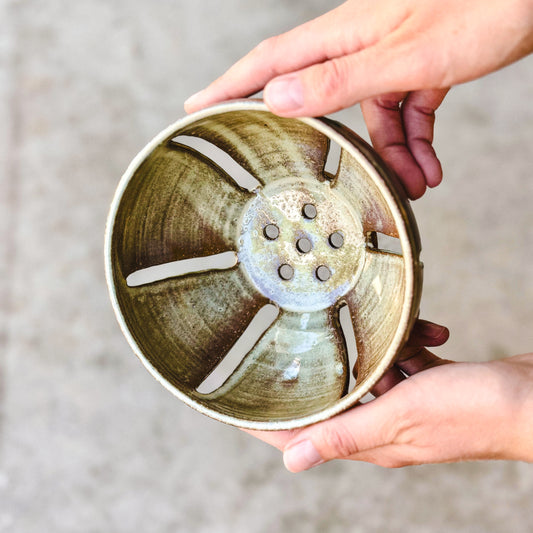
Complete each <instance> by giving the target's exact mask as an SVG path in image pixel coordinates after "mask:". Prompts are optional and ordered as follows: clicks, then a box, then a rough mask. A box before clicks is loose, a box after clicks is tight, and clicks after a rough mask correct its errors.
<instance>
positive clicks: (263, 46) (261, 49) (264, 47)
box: [253, 36, 278, 57]
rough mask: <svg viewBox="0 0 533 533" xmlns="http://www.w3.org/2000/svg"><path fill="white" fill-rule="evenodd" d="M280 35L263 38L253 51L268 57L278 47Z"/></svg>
mask: <svg viewBox="0 0 533 533" xmlns="http://www.w3.org/2000/svg"><path fill="white" fill-rule="evenodd" d="M277 42H278V36H273V37H268V38H267V39H264V40H262V41H261V42H260V43H259V44H258V45H257V46H256V47H255V48H254V50H253V53H254V54H255V55H257V56H259V57H268V56H269V55H271V54H272V53H273V52H274V50H275V49H276V46H277Z"/></svg>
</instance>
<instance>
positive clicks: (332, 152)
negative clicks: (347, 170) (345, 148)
mask: <svg viewBox="0 0 533 533" xmlns="http://www.w3.org/2000/svg"><path fill="white" fill-rule="evenodd" d="M340 162H341V146H340V144H338V143H336V142H335V141H332V140H330V141H329V148H328V154H327V155H326V164H325V165H324V172H325V173H326V177H328V178H330V179H331V178H333V177H334V176H336V175H337V172H338V171H339V165H340Z"/></svg>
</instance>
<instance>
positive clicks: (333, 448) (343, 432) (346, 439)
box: [320, 424, 358, 459]
mask: <svg viewBox="0 0 533 533" xmlns="http://www.w3.org/2000/svg"><path fill="white" fill-rule="evenodd" d="M321 433H322V434H321V438H320V442H322V444H323V447H324V454H325V455H327V456H328V458H332V459H334V458H340V457H348V456H349V455H352V454H354V453H356V452H357V451H358V450H357V444H356V442H355V440H354V438H353V436H352V435H351V433H350V432H349V431H348V430H347V429H346V428H345V427H344V426H339V425H333V424H327V425H324V426H323V427H322V430H321Z"/></svg>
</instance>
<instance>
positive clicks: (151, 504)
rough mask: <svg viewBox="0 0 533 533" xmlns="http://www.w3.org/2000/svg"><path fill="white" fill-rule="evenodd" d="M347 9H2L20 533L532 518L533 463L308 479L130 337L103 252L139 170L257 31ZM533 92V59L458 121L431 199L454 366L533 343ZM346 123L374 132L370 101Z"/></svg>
mask: <svg viewBox="0 0 533 533" xmlns="http://www.w3.org/2000/svg"><path fill="white" fill-rule="evenodd" d="M337 3H338V2H333V4H337ZM331 6H332V3H331V2H325V1H319V0H314V1H309V0H298V1H293V2H290V3H289V2H286V1H282V0H262V1H261V2H259V1H249V0H226V1H225V2H219V1H214V0H209V1H208V0H198V1H196V2H191V1H187V2H185V1H180V0H173V1H171V0H160V1H157V2H146V1H145V2H143V1H142V0H130V1H128V2H126V1H108V0H106V1H104V0H93V1H91V2H89V1H84V0H82V1H80V2H62V1H60V0H48V1H39V0H33V1H29V0H18V1H15V0H12V1H10V0H0V119H1V125H0V291H1V292H0V372H1V374H0V391H1V392H0V409H1V410H0V413H1V415H0V444H1V451H0V532H4V531H6V532H21V533H33V532H43V531H47V532H48V531H50V532H65V533H66V532H68V533H74V532H102V531H112V532H140V531H150V532H158V533H159V532H220V533H223V532H272V531H282V532H285V531H287V532H289V531H290V532H293V533H294V532H305V533H309V532H324V531H328V532H339V533H340V532H345V531H352V532H359V531H361V532H363V531H364V532H383V531H387V532H396V531H398V532H405V531H409V532H426V531H456V532H463V531H464V532H472V531H474V532H475V531H483V532H506V533H507V532H529V531H531V530H532V529H533V508H532V492H533V469H532V468H533V467H532V466H531V465H526V464H520V463H511V462H481V463H470V464H457V465H440V466H424V467H411V468H405V469H400V470H393V471H389V470H385V469H381V468H379V467H376V466H373V465H366V464H356V463H348V462H336V463H331V464H327V465H324V466H322V467H320V468H318V469H316V470H313V471H310V472H306V473H303V474H299V475H292V474H289V473H288V472H286V471H285V470H284V468H283V466H282V462H281V456H280V454H279V453H278V452H277V451H276V450H274V449H271V448H269V447H268V446H267V445H265V444H263V443H260V442H258V441H255V440H254V439H252V438H250V437H248V436H246V435H245V434H243V433H241V432H239V431H237V430H236V429H234V428H231V427H227V426H224V425H223V424H220V423H217V422H214V421H211V420H210V419H208V418H206V417H203V416H201V415H199V414H197V413H196V412H194V411H193V410H191V409H190V408H188V407H186V406H185V405H183V404H182V403H181V402H179V401H178V400H176V399H175V398H174V397H173V396H171V395H170V394H169V393H168V392H167V391H166V390H164V389H163V388H162V387H161V386H160V385H158V384H157V383H156V381H155V380H153V379H152V378H151V377H150V375H149V374H148V373H147V372H146V370H145V369H144V368H143V367H142V365H141V364H140V363H139V362H138V361H137V359H136V358H135V357H134V356H133V354H132V353H131V350H130V348H129V347H128V345H127V344H126V341H125V340H124V339H123V337H122V334H121V333H120V332H119V328H118V325H117V323H116V321H115V318H114V316H113V313H112V310H111V306H110V304H109V301H108V296H107V290H106V287H105V281H104V270H103V254H102V247H103V232H104V224H105V218H106V214H107V209H108V205H109V203H110V201H111V198H112V194H113V191H114V189H115V186H116V184H117V182H118V180H119V178H120V176H121V174H122V172H123V171H124V169H125V168H126V166H127V164H128V163H129V161H130V160H131V159H132V158H133V156H134V155H135V154H136V153H137V151H138V150H139V149H140V148H141V147H142V146H144V144H145V143H146V142H147V141H148V140H149V139H150V138H151V137H153V136H154V135H155V134H156V133H157V132H159V131H160V130H161V129H162V128H163V127H165V126H166V125H167V124H169V123H170V122H173V121H174V120H175V119H176V118H178V117H179V116H182V115H183V111H182V103H183V101H184V100H185V98H186V97H187V96H189V95H190V94H192V93H193V92H195V91H196V90H198V89H200V88H202V87H203V86H204V85H206V84H207V82H209V81H210V80H212V79H213V78H214V77H215V76H217V75H218V74H220V73H221V72H222V71H223V70H224V69H225V68H226V67H228V66H229V65H230V64H231V63H232V62H233V61H235V60H236V59H237V58H239V57H240V56H241V55H242V54H244V53H245V52H246V51H248V50H249V49H250V48H251V47H252V46H253V45H254V44H256V43H257V42H258V41H259V40H261V39H262V38H264V37H267V36H269V35H271V34H274V33H279V32H280V31H283V30H286V29H289V28H290V27H292V26H294V25H296V24H298V23H300V22H303V21H305V20H307V19H309V18H311V17H313V16H316V15H318V14H320V13H321V12H323V11H326V10H327V9H329V8H330V7H331ZM532 87H533V69H532V60H531V58H530V59H528V60H525V61H522V62H521V63H519V64H516V65H514V66H512V67H510V68H507V69H505V70H504V71H502V72H499V73H497V74H494V75H492V76H489V77H487V78H485V79H484V80H481V81H478V82H475V83H470V84H468V85H465V86H461V87H457V88H456V89H454V90H453V91H452V92H451V93H450V95H449V97H448V98H447V101H446V102H445V104H444V105H443V107H442V110H441V111H440V112H439V114H438V123H437V135H436V147H437V151H438V153H439V154H440V157H441V159H442V162H443V167H444V173H445V179H444V183H443V185H442V186H440V187H439V188H438V189H436V190H434V191H431V192H430V193H429V194H427V195H426V196H425V197H424V198H423V199H422V200H420V201H418V202H416V204H415V205H414V209H415V213H416V215H417V218H418V221H419V225H420V229H421V234H422V239H423V245H424V252H423V259H424V262H425V265H426V271H425V289H424V299H423V315H424V316H425V317H427V318H430V319H433V320H435V321H439V322H441V323H444V324H447V325H448V326H449V327H450V328H451V330H452V338H451V339H450V341H449V343H448V344H447V346H446V347H445V348H443V349H442V350H441V353H445V354H447V356H449V357H451V358H455V359H459V360H470V361H481V360H486V359H490V358H495V357H500V356H504V355H506V354H509V355H511V354H515V353H520V352H525V351H531V350H532V349H533V328H532V326H531V324H533V305H532V302H533V272H532V270H531V260H532V259H533V252H532V249H533V229H532V228H533V214H532V210H531V201H532V199H533V180H532V179H531V177H532V176H531V163H532V159H531V141H532V139H533V105H532V104H531V89H532ZM341 119H342V120H343V121H344V122H346V123H347V124H348V125H350V126H351V127H352V128H353V129H355V130H356V131H359V132H364V124H363V122H362V121H361V117H360V114H359V111H358V110H357V109H351V110H348V111H346V112H344V113H342V114H341Z"/></svg>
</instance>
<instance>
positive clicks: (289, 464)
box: [283, 440, 324, 472]
mask: <svg viewBox="0 0 533 533" xmlns="http://www.w3.org/2000/svg"><path fill="white" fill-rule="evenodd" d="M283 462H284V463H285V468H286V469H287V470H289V472H301V471H302V470H307V469H309V468H312V467H313V466H317V465H319V464H320V463H323V462H324V459H322V457H321V456H320V454H319V453H318V451H317V449H316V448H315V447H314V446H313V443H312V442H311V441H310V440H304V441H302V442H299V443H298V444H295V445H294V446H291V447H290V448H288V449H287V450H285V452H284V454H283Z"/></svg>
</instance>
